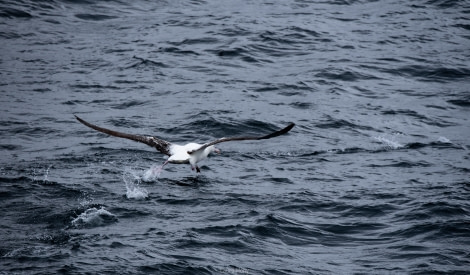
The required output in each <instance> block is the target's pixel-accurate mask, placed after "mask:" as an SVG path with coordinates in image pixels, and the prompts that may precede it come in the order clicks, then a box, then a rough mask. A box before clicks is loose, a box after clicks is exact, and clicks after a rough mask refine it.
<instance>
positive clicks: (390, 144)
mask: <svg viewBox="0 0 470 275" xmlns="http://www.w3.org/2000/svg"><path fill="white" fill-rule="evenodd" d="M374 139H375V140H376V141H378V142H380V143H382V144H384V145H385V148H386V149H390V150H396V149H400V148H403V147H404V145H403V144H401V143H399V142H398V141H396V140H395V139H394V138H393V137H391V138H389V137H385V136H378V137H374Z"/></svg>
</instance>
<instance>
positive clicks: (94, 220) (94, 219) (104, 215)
mask: <svg viewBox="0 0 470 275" xmlns="http://www.w3.org/2000/svg"><path fill="white" fill-rule="evenodd" d="M115 222H117V217H116V216H115V215H114V214H112V213H111V212H109V211H107V210H106V209H104V207H101V208H95V207H92V208H89V209H86V210H85V212H83V213H81V214H80V215H78V217H76V218H75V219H73V220H72V221H71V225H72V226H73V227H76V228H93V227H100V226H105V225H108V224H111V223H115Z"/></svg>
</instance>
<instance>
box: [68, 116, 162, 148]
mask: <svg viewBox="0 0 470 275" xmlns="http://www.w3.org/2000/svg"><path fill="white" fill-rule="evenodd" d="M75 118H76V119H77V120H78V121H80V123H82V124H83V125H85V126H88V127H90V128H92V129H94V130H96V131H99V132H102V133H105V134H108V135H111V136H115V137H120V138H127V139H130V140H134V141H137V142H141V143H144V144H147V145H148V146H151V147H154V148H156V149H157V150H158V151H160V152H161V153H163V154H165V155H168V156H170V155H171V153H170V146H171V143H170V142H168V141H165V140H162V139H159V138H157V137H152V136H140V135H132V134H126V133H121V132H118V131H113V130H109V129H106V128H103V127H99V126H96V125H94V124H91V123H89V122H86V121H85V120H83V119H81V118H79V117H78V116H76V115H75Z"/></svg>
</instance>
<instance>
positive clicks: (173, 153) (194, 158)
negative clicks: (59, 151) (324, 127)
mask: <svg viewBox="0 0 470 275" xmlns="http://www.w3.org/2000/svg"><path fill="white" fill-rule="evenodd" d="M75 118H76V119H77V120H78V121H79V122H80V123H82V124H84V125H85V126H88V127H90V128H92V129H94V130H96V131H99V132H102V133H105V134H108V135H111V136H115V137H120V138H126V139H130V140H134V141H137V142H141V143H144V144H147V145H148V146H151V147H154V148H155V149H157V150H158V151H159V152H161V153H162V154H165V155H167V156H168V159H167V160H166V161H165V163H164V164H163V165H162V168H163V166H165V165H166V164H167V163H173V164H188V163H189V164H190V165H191V169H192V170H196V172H197V173H200V172H201V170H200V168H199V166H198V165H197V164H198V162H200V161H201V160H204V159H206V158H207V157H208V156H209V154H210V153H212V152H215V153H220V150H219V149H218V148H216V147H215V146H214V145H216V144H218V143H222V142H227V141H236V140H262V139H270V138H273V137H277V136H280V135H283V134H286V133H287V132H289V131H290V130H291V129H292V128H293V127H294V126H295V124H294V123H290V124H289V125H287V127H285V128H283V129H281V130H278V131H276V132H273V133H271V134H268V135H264V136H240V137H223V138H219V139H216V140H214V141H211V142H207V143H204V144H198V143H193V142H191V143H188V144H186V145H178V144H174V143H171V142H168V141H166V140H163V139H160V138H158V137H155V136H144V135H133V134H126V133H122V132H118V131H114V130H110V129H106V128H103V127H99V126H96V125H94V124H91V123H89V122H86V121H85V120H83V119H81V118H79V117H78V116H76V115H75Z"/></svg>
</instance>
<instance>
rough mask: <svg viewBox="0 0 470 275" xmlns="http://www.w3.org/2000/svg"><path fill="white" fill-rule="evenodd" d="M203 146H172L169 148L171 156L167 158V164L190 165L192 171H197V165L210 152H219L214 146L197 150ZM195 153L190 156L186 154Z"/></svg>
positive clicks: (190, 144)
mask: <svg viewBox="0 0 470 275" xmlns="http://www.w3.org/2000/svg"><path fill="white" fill-rule="evenodd" d="M201 146H203V145H202V144H198V143H188V144H186V145H178V144H172V145H171V147H170V153H171V156H170V157H168V160H167V162H169V163H173V164H186V163H189V164H191V168H192V169H193V170H194V169H195V168H196V169H198V167H197V163H198V162H200V161H201V160H204V159H206V158H207V156H209V154H210V153H211V152H214V151H215V152H219V150H218V149H216V148H215V147H214V145H211V146H208V147H206V148H204V150H198V149H199V148H201ZM191 151H195V152H194V153H192V154H189V153H188V152H191Z"/></svg>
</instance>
